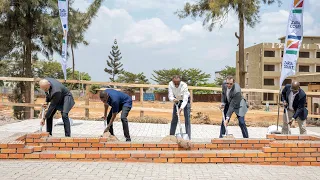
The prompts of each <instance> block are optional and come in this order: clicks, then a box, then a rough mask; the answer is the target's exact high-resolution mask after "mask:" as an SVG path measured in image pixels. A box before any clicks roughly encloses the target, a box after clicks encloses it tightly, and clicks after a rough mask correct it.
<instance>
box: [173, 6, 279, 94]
mask: <svg viewBox="0 0 320 180" xmlns="http://www.w3.org/2000/svg"><path fill="white" fill-rule="evenodd" d="M261 2H263V3H264V4H268V5H270V4H273V3H275V2H278V4H279V6H280V5H281V0H199V1H198V2H196V3H194V4H190V3H186V4H185V5H184V9H183V10H178V11H176V12H175V13H176V14H177V15H178V17H179V18H180V19H181V18H186V17H189V16H191V17H193V18H196V17H203V16H204V17H205V18H204V20H203V25H204V26H206V25H208V30H209V31H212V29H213V27H214V26H215V25H216V24H218V23H219V24H220V26H221V27H222V26H223V22H224V20H226V19H227V17H228V14H229V12H230V11H231V10H234V11H235V12H236V13H237V16H238V20H239V32H240V35H239V36H238V34H237V32H236V33H235V36H236V38H237V39H238V41H239V43H238V46H239V81H240V82H239V84H240V86H241V87H242V88H244V87H245V73H246V72H245V68H244V23H246V25H248V26H249V27H252V28H253V27H254V26H255V25H256V24H257V23H258V22H259V10H260V7H261V5H260V4H261Z"/></svg>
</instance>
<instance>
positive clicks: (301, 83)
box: [300, 82, 309, 86]
mask: <svg viewBox="0 0 320 180" xmlns="http://www.w3.org/2000/svg"><path fill="white" fill-rule="evenodd" d="M308 84H309V82H300V86H308Z"/></svg>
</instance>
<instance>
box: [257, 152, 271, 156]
mask: <svg viewBox="0 0 320 180" xmlns="http://www.w3.org/2000/svg"><path fill="white" fill-rule="evenodd" d="M258 157H271V153H258Z"/></svg>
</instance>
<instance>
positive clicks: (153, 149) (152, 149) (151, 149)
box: [150, 148, 161, 151]
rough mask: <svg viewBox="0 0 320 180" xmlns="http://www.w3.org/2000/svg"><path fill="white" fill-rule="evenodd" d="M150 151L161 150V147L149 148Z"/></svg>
mask: <svg viewBox="0 0 320 180" xmlns="http://www.w3.org/2000/svg"><path fill="white" fill-rule="evenodd" d="M150 151H161V148H150Z"/></svg>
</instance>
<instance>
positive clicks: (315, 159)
mask: <svg viewBox="0 0 320 180" xmlns="http://www.w3.org/2000/svg"><path fill="white" fill-rule="evenodd" d="M303 160H304V161H317V158H316V157H305V158H303Z"/></svg>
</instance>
